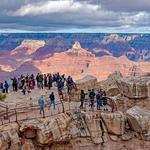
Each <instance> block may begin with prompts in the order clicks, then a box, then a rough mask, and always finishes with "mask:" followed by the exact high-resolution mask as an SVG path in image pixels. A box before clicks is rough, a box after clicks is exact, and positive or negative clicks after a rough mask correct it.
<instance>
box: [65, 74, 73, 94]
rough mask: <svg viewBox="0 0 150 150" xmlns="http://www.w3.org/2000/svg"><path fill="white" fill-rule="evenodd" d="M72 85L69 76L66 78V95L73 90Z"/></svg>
mask: <svg viewBox="0 0 150 150" xmlns="http://www.w3.org/2000/svg"><path fill="white" fill-rule="evenodd" d="M73 84H74V82H73V79H72V77H71V76H68V78H67V88H68V93H70V92H71V90H72V88H73Z"/></svg>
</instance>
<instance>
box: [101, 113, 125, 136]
mask: <svg viewBox="0 0 150 150" xmlns="http://www.w3.org/2000/svg"><path fill="white" fill-rule="evenodd" d="M101 117H102V119H103V121H104V124H105V125H106V128H107V131H108V133H110V134H114V135H123V134H124V131H125V116H124V114H123V113H122V112H119V111H118V112H114V113H104V112H103V113H101Z"/></svg>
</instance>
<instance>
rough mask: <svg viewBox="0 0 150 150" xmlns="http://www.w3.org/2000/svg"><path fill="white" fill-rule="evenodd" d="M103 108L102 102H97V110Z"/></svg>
mask: <svg viewBox="0 0 150 150" xmlns="http://www.w3.org/2000/svg"><path fill="white" fill-rule="evenodd" d="M101 107H102V103H101V102H100V101H97V110H100V109H101Z"/></svg>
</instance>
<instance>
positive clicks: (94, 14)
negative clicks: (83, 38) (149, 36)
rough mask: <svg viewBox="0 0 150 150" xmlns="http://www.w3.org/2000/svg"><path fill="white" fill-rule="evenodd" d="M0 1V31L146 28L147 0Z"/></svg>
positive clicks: (149, 21) (149, 22) (149, 6)
mask: <svg viewBox="0 0 150 150" xmlns="http://www.w3.org/2000/svg"><path fill="white" fill-rule="evenodd" d="M0 1H1V5H0V14H1V16H0V29H1V31H7V30H10V31H11V29H14V30H27V31H56V32H57V31H68V32H71V31H73V30H76V31H82V29H83V31H86V29H87V31H90V32H92V31H97V32H103V31H104V32H105V31H107V30H108V29H110V32H111V31H112V32H113V31H118V32H124V31H130V32H131V31H132V29H134V28H135V27H136V29H137V31H141V32H142V29H143V32H145V31H146V30H147V32H149V30H150V27H149V26H150V12H149V11H150V3H149V0H136V2H135V1H134V2H131V1H132V0H125V1H123V0H74V1H73V0H22V1H21V0H11V1H10V0H0ZM8 4H9V5H8ZM138 29H139V30H138ZM133 32H134V31H133Z"/></svg>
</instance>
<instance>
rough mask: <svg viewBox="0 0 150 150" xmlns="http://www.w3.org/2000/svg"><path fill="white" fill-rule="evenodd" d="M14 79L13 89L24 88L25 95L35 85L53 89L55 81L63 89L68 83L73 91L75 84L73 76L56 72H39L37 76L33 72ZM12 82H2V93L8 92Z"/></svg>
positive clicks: (0, 83)
mask: <svg viewBox="0 0 150 150" xmlns="http://www.w3.org/2000/svg"><path fill="white" fill-rule="evenodd" d="M11 80H12V90H13V91H14V92H17V91H18V90H22V92H23V94H24V95H25V94H26V93H27V92H28V93H30V92H31V91H32V90H33V89H34V88H35V86H37V88H39V89H43V88H47V89H49V90H50V89H51V87H52V86H53V83H55V85H56V86H57V88H58V90H59V91H61V90H62V89H63V87H64V86H65V85H66V86H67V89H68V92H70V91H71V89H72V88H73V85H74V81H73V79H72V77H71V76H68V77H67V78H66V77H65V75H64V74H63V75H60V74H59V73H56V74H40V73H38V74H37V75H36V76H34V75H33V74H31V75H29V74H27V75H26V76H24V75H21V76H19V77H18V78H17V77H13V78H11ZM9 87H10V84H9V83H8V81H4V82H0V92H1V93H8V91H9Z"/></svg>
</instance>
